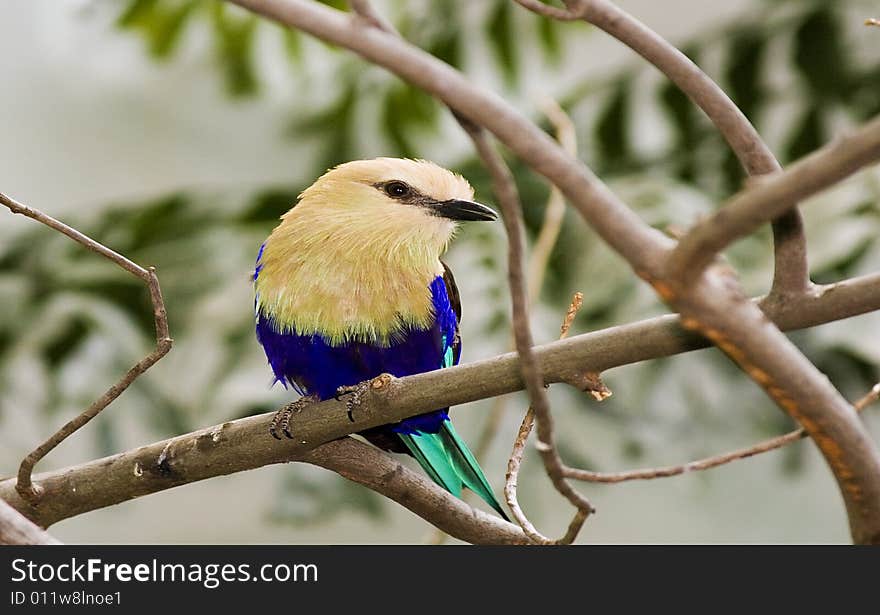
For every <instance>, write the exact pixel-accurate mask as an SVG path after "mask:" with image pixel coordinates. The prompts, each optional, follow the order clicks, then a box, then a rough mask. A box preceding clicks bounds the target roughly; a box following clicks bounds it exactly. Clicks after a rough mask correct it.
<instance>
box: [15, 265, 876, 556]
mask: <svg viewBox="0 0 880 615" xmlns="http://www.w3.org/2000/svg"><path fill="white" fill-rule="evenodd" d="M774 309H775V310H778V311H776V312H770V315H771V317H774V318H776V319H777V324H778V325H779V326H780V327H782V328H790V329H793V328H800V327H810V326H814V325H816V324H821V323H822V322H828V321H829V320H834V319H835V318H845V317H847V316H853V315H855V314H860V313H863V312H867V311H873V310H876V309H880V274H875V275H872V276H865V277H863V278H857V279H855V280H849V281H847V282H844V283H839V284H836V285H830V286H828V287H822V286H820V287H817V288H816V289H815V292H814V293H813V295H812V296H811V298H810V299H809V300H807V301H805V303H804V305H803V306H800V307H798V308H797V309H794V307H793V306H792V307H791V309H786V308H779V307H774ZM823 318H828V320H823ZM706 346H709V342H708V341H707V340H706V339H704V338H702V337H701V336H699V335H696V334H694V333H692V332H688V331H686V330H685V329H683V328H682V327H681V325H680V323H679V318H678V317H677V316H675V315H667V316H660V317H657V318H652V319H649V320H644V321H641V322H637V323H631V324H627V325H622V326H619V327H611V328H608V329H603V330H600V331H595V332H591V333H585V334H582V335H577V336H573V337H569V338H567V339H565V340H561V341H556V342H551V343H549V344H545V345H541V346H536V347H535V348H534V352H535V354H536V355H537V356H538V358H539V363H540V365H541V369H542V377H543V380H544V382H547V383H551V382H564V381H566V379H567V378H569V377H570V375H571V372H572V370H573V369H577V370H585V371H596V372H600V371H605V370H607V369H610V368H612V367H616V366H621V365H626V364H629V363H637V362H640V361H645V360H650V359H656V358H661V357H667V356H671V355H675V354H679V353H683V352H688V351H691V350H696V349H699V348H705V347H706ZM522 387H523V384H522V378H521V375H520V369H519V365H518V360H517V355H516V354H515V353H507V354H504V355H500V356H497V357H493V358H491V359H486V360H483V361H476V362H473V363H466V364H463V365H458V366H456V367H450V368H447V369H443V370H437V371H433V372H426V373H424V374H417V375H415V376H409V377H407V378H400V379H395V380H393V381H392V382H391V383H390V384H389V386H388V387H387V388H386V389H385V390H382V389H379V390H373V389H371V390H370V391H369V392H368V393H367V394H366V395H365V397H364V399H363V402H362V404H361V405H359V406H358V411H357V412H356V413H355V414H354V415H353V418H354V422H351V421H349V418H348V415H347V408H346V406H345V403H344V402H341V401H336V400H328V401H325V402H321V403H320V404H314V405H312V406H309V407H307V408H306V409H304V410H303V411H302V413H301V414H298V415H297V417H296V421H295V423H294V429H295V433H296V435H297V439H296V440H287V439H285V440H284V441H278V440H275V439H274V438H271V437H269V436H267V435H266V434H267V432H268V428H269V423H270V422H271V420H272V417H273V416H274V413H272V412H270V413H267V414H262V415H259V416H253V417H248V418H246V419H241V420H238V421H232V422H229V423H223V424H221V425H217V426H215V427H211V428H207V429H203V430H201V431H198V432H195V433H193V434H186V435H183V436H179V437H177V438H172V439H170V440H165V441H162V442H159V443H156V444H153V445H148V446H145V447H141V448H139V449H135V450H133V451H128V452H125V453H120V454H118V455H114V456H111V457H107V458H104V459H99V460H96V461H91V462H88V463H84V464H81V465H78V466H73V467H69V468H65V469H62V470H58V471H56V472H50V473H45V474H39V475H37V476H36V477H35V481H36V484H37V485H39V486H40V487H41V489H43V491H44V493H45V494H46V497H43V498H41V499H40V501H39V502H37V503H36V504H34V503H31V502H29V501H27V500H24V499H23V498H21V496H20V495H19V494H18V493H17V491H16V490H15V479H7V480H5V481H0V499H3V500H6V501H8V502H9V503H10V504H11V505H13V506H14V507H15V508H16V509H17V510H19V511H20V512H22V513H23V514H25V515H26V516H27V517H28V518H30V519H32V520H33V521H35V522H36V523H38V524H39V525H41V526H43V527H48V526H49V525H51V524H53V523H56V522H57V521H60V520H62V519H67V518H68V517H72V516H76V515H79V514H83V513H85V512H88V511H91V510H95V509H98V508H103V507H106V506H112V505H114V504H118V503H120V502H125V501H128V500H130V499H133V498H137V497H140V496H143V495H147V494H150V493H155V492H156V491H161V490H164V489H169V488H171V487H176V486H179V485H183V484H187V483H190V482H195V481H198V480H203V479H206V478H210V477H213V476H222V475H225V474H232V473H234V472H241V471H245V470H250V469H254V468H258V467H262V466H264V465H268V464H272V463H283V462H286V461H291V460H298V459H300V458H301V455H303V454H304V453H305V452H306V451H308V450H310V449H312V448H316V447H317V446H319V445H321V444H322V443H325V442H329V441H331V440H334V439H336V438H340V437H342V436H345V435H346V434H349V433H351V432H354V431H361V430H363V429H366V428H368V427H374V426H376V425H381V424H384V423H389V422H394V421H399V420H401V419H404V418H406V417H408V416H412V415H415V414H419V413H421V412H425V411H427V410H430V409H433V408H439V407H444V406H453V405H458V404H463V403H466V402H469V401H475V400H477V399H484V398H488V397H494V396H497V395H502V394H504V393H510V392H513V391H516V390H520V389H522ZM392 389H393V390H392ZM163 452H165V455H164V456H163V455H162V453H163ZM377 452H378V451H377ZM181 455H184V456H186V455H190V456H192V458H193V459H194V460H195V461H196V462H197V463H196V465H191V464H188V463H184V465H183V466H174V465H173V464H172V463H171V462H170V461H168V460H169V459H174V458H179V457H180V456H181ZM325 459H326V458H325ZM392 461H393V460H392ZM329 463H330V461H329V460H328V461H327V464H328V465H327V466H326V467H330V466H329ZM382 463H384V462H381V463H380V459H379V458H378V457H373V458H370V461H369V463H365V464H364V465H365V466H366V467H367V468H369V467H377V468H378V467H384V466H382V465H381V464H382ZM175 467H176V468H178V469H175ZM337 467H339V468H340V469H341V468H342V467H343V466H337ZM331 469H334V470H335V469H336V468H335V467H334V468H331ZM108 477H113V478H112V479H111V478H108ZM371 477H372V478H371ZM351 478H353V479H354V480H358V478H357V477H356V476H354V475H353V474H352V476H351ZM376 480H378V478H377V477H376V476H375V475H372V474H370V475H365V476H364V479H363V484H367V485H368V486H371V484H372V483H368V481H376ZM407 484H408V483H407ZM404 491H405V489H404V488H403V487H401V493H403V492H404ZM401 497H402V496H401ZM413 497H415V496H413ZM398 501H400V500H398ZM401 503H403V502H401ZM447 504H448V503H446V504H444V506H447ZM404 505H405V506H406V505H407V504H405V503H404ZM407 507H408V508H409V506H407ZM410 509H411V510H415V504H413V507H412V508H410ZM420 510H421V511H422V512H424V513H425V514H424V516H425V518H427V519H428V520H429V521H431V522H432V523H434V524H435V525H437V526H438V527H442V526H443V524H444V520H443V519H442V518H441V517H442V516H443V515H444V514H445V513H444V510H445V508H439V509H432V508H431V507H430V506H428V505H425V507H424V508H422V509H420ZM419 514H421V513H419ZM468 514H475V513H468ZM523 539H524V540H525V539H526V538H525V536H524V535H523Z"/></svg>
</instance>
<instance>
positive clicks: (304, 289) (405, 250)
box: [255, 158, 473, 346]
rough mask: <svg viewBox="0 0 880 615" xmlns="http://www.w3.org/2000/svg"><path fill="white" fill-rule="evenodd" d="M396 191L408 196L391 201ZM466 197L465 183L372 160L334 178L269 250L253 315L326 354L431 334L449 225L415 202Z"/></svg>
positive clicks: (286, 223) (310, 193) (285, 220)
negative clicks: (320, 344)
mask: <svg viewBox="0 0 880 615" xmlns="http://www.w3.org/2000/svg"><path fill="white" fill-rule="evenodd" d="M395 183H400V184H403V185H406V186H407V187H412V188H411V190H412V194H413V195H415V196H413V197H412V198H411V199H409V201H408V202H404V201H402V200H400V199H399V198H392V197H393V196H394V194H395V192H393V191H394V190H399V188H398V187H397V186H395V185H394V184H395ZM389 185H390V186H391V189H389V188H388V186H389ZM426 195H430V197H428V196H426ZM472 195H473V190H472V189H471V187H470V185H469V184H468V183H467V181H465V180H464V179H463V178H462V177H460V176H458V175H455V174H453V173H451V172H450V171H447V170H445V169H443V168H442V167H439V166H437V165H434V164H433V163H429V162H425V161H416V160H400V159H390V158H378V159H375V160H361V161H355V162H350V163H346V164H344V165H340V166H338V167H336V168H334V169H331V170H330V171H328V172H327V173H326V174H324V175H323V176H322V177H321V178H319V179H318V181H316V182H315V183H314V184H313V185H312V186H311V187H310V188H308V189H306V190H305V191H304V192H303V193H302V194H301V195H300V199H299V202H298V204H297V205H296V206H295V207H294V208H293V209H291V210H290V211H289V212H287V213H286V214H285V215H284V216H282V220H281V223H280V224H279V225H278V226H277V227H276V228H275V230H274V231H272V234H271V235H270V236H269V238H268V239H267V240H266V244H265V248H264V249H263V252H262V256H261V258H260V262H259V275H258V277H257V279H256V282H255V290H256V296H257V310H258V312H259V313H262V314H264V315H267V316H270V317H271V318H272V319H273V320H274V321H275V323H276V324H277V326H278V327H279V328H280V329H281V330H282V331H283V332H291V333H298V334H300V335H313V334H319V335H321V336H322V337H324V338H325V339H326V340H327V342H328V343H329V344H330V345H340V344H343V343H345V342H347V341H361V342H367V343H375V344H379V345H384V346H387V345H389V344H390V343H391V342H392V341H394V340H395V338H396V336H398V335H399V334H400V333H401V332H402V331H403V330H404V329H405V328H407V327H410V326H415V327H418V328H427V327H429V326H430V325H431V323H432V321H433V318H434V312H433V304H432V298H431V292H430V288H429V285H430V284H431V282H432V280H433V279H434V278H436V277H437V276H438V275H442V273H443V266H442V265H441V263H440V255H441V254H442V253H443V252H444V251H445V249H446V245H447V243H448V241H449V239H450V238H451V236H452V234H453V232H454V230H455V223H454V222H453V221H451V220H449V219H446V218H443V217H438V216H436V215H432V214H431V213H430V211H429V210H428V209H426V208H425V207H419V206H413V202H414V199H417V198H421V197H424V198H425V199H428V198H430V199H439V200H445V199H470V198H472Z"/></svg>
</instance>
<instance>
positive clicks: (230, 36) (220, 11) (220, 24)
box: [212, 2, 259, 97]
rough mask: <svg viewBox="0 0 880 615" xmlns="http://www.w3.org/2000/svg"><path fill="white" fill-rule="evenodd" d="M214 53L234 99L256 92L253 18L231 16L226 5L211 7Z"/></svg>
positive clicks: (255, 22) (254, 20) (227, 89)
mask: <svg viewBox="0 0 880 615" xmlns="http://www.w3.org/2000/svg"><path fill="white" fill-rule="evenodd" d="M212 15H213V21H214V32H215V34H216V37H217V43H216V47H217V54H218V56H219V58H220V63H221V66H222V67H223V70H224V72H225V73H226V91H227V92H228V93H229V94H230V95H231V96H233V97H242V96H251V95H253V94H256V93H257V90H258V89H259V87H258V86H259V84H258V82H257V77H256V73H255V69H254V58H253V55H254V33H255V32H256V30H257V24H258V23H259V21H258V19H257V17H256V16H255V15H247V16H245V17H242V18H240V19H236V18H232V17H230V16H229V15H228V14H227V13H226V10H225V4H224V3H222V2H216V3H215V4H214V5H213V11H212Z"/></svg>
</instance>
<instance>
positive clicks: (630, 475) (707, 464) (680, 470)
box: [567, 384, 880, 483]
mask: <svg viewBox="0 0 880 615" xmlns="http://www.w3.org/2000/svg"><path fill="white" fill-rule="evenodd" d="M878 398H880V384H875V385H874V386H873V387H872V388H871V390H870V391H868V393H866V394H865V395H864V396H863V397H862V398H861V399H859V400H858V401H856V402H855V403H854V404H853V408H855V409H856V411H857V412H861V411H862V410H864V409H865V408H867V407H868V406H869V405H870V404H872V403H874V402H875V401H877V399H878ZM806 437H807V432H806V431H805V430H804V429H803V428H801V429H795V430H794V431H790V432H788V433H786V434H782V435H781V436H776V437H775V438H769V439H767V440H764V441H763V442H759V443H758V444H753V445H752V446H747V447H745V448H740V449H737V450H735V451H730V452H727V453H722V454H721V455H713V456H712V457H705V458H703V459H698V460H696V461H689V462H688V463H684V464H681V465H677V466H664V467H659V468H643V469H640V470H627V471H624V472H593V471H590V470H578V469H575V468H571V469H569V471H568V473H567V475H568V477H569V478H573V479H576V480H582V481H586V482H589V483H622V482H626V481H630V480H650V479H654V478H666V477H669V476H678V475H679V474H685V473H687V472H697V471H701V470H709V469H711V468H717V467H718V466H721V465H724V464H727V463H730V462H732V461H739V460H740V459H747V458H749V457H754V456H755V455H760V454H761V453H767V452H769V451H773V450H776V449H778V448H782V447H783V446H785V445H787V444H791V443H792V442H797V441H798V440H803V439H804V438H806Z"/></svg>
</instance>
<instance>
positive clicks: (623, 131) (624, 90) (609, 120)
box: [595, 80, 632, 172]
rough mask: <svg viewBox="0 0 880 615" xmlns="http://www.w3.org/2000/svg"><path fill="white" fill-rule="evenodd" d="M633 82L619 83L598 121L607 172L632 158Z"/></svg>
mask: <svg viewBox="0 0 880 615" xmlns="http://www.w3.org/2000/svg"><path fill="white" fill-rule="evenodd" d="M631 85H632V84H631V82H630V81H629V80H622V81H619V82H618V83H617V85H616V86H615V88H614V91H613V92H612V94H611V96H610V97H609V98H608V100H607V101H606V102H605V105H604V106H603V108H602V110H601V111H600V112H599V117H598V119H597V121H596V127H595V131H596V137H597V139H598V144H599V151H600V154H601V156H602V165H603V167H604V169H605V170H606V171H607V172H612V171H613V170H615V169H620V168H621V167H623V166H624V165H625V164H626V163H627V162H628V161H629V160H630V159H631V158H632V150H631V140H630V94H631Z"/></svg>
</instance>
